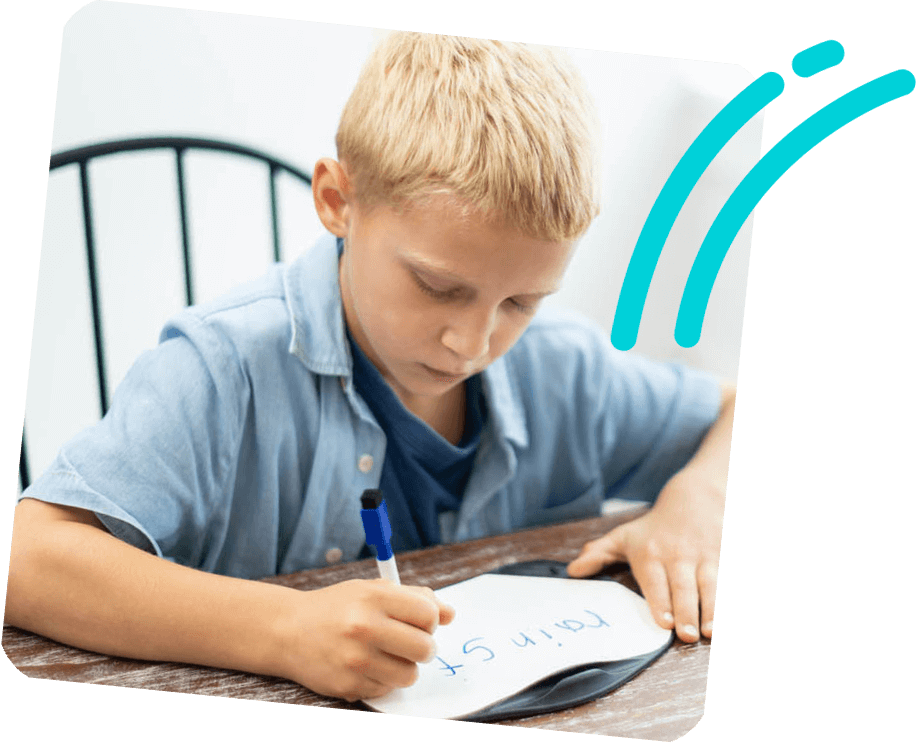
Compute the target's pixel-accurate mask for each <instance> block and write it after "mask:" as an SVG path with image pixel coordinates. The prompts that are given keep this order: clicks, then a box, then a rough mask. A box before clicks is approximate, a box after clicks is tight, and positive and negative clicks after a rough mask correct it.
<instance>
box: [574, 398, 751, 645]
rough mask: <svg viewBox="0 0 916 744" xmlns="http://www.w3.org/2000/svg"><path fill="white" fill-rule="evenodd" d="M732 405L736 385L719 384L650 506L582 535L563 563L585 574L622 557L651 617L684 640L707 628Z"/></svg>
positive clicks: (712, 602) (708, 630)
mask: <svg viewBox="0 0 916 744" xmlns="http://www.w3.org/2000/svg"><path fill="white" fill-rule="evenodd" d="M734 408H735V388H733V387H731V386H723V387H722V404H721V407H720V410H719V416H718V418H717V419H716V421H715V422H714V423H713V425H712V426H711V427H710V429H709V431H708V432H707V433H706V436H705V437H704V438H703V440H702V442H701V444H700V446H699V448H698V449H697V451H696V453H695V454H694V456H693V457H692V458H691V460H690V461H689V462H688V463H687V465H685V466H684V467H683V468H682V469H681V470H680V471H679V472H678V473H676V474H675V475H674V477H672V478H671V480H669V481H668V483H667V484H666V485H665V487H664V488H663V489H662V490H661V492H660V493H659V495H658V498H657V499H656V501H655V504H654V505H653V507H652V509H651V510H650V511H649V512H648V513H647V514H645V515H644V516H642V517H640V518H639V519H636V520H633V521H632V522H628V523H627V524H623V525H621V526H620V527H617V528H616V529H614V530H612V531H611V532H609V533H608V534H607V535H605V536H604V537H601V538H599V539H597V540H594V541H592V542H589V543H586V545H585V546H584V547H583V549H582V552H581V553H580V554H579V556H578V557H577V558H576V559H575V560H574V561H572V563H570V564H569V567H568V569H567V570H568V573H569V575H570V576H576V577H578V576H589V575H591V574H594V573H596V572H597V571H599V570H601V568H602V567H604V566H605V565H608V564H610V563H614V562H616V561H626V562H628V563H629V564H630V567H631V569H632V571H633V575H634V576H635V577H636V580H637V582H639V586H640V588H641V589H642V591H643V594H644V595H645V597H646V600H647V601H648V603H649V606H650V607H651V609H652V614H653V616H654V618H655V620H656V622H657V623H658V624H659V625H660V626H662V627H663V628H676V630H677V634H678V636H679V637H680V638H681V640H684V641H688V642H690V641H696V640H698V639H699V637H700V632H702V634H703V635H705V636H707V637H711V636H712V625H713V615H714V613H715V596H716V577H717V572H718V565H719V546H720V544H721V539H722V516H723V513H724V509H725V483H726V479H727V476H728V458H729V450H730V447H731V434H732V422H733V419H734ZM701 622H702V624H701ZM698 629H699V630H698Z"/></svg>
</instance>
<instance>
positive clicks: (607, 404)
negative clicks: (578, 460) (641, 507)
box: [596, 341, 721, 501]
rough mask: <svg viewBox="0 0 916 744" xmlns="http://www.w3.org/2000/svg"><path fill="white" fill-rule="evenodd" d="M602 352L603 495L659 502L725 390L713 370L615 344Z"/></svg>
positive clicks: (709, 422)
mask: <svg viewBox="0 0 916 744" xmlns="http://www.w3.org/2000/svg"><path fill="white" fill-rule="evenodd" d="M599 353H600V357H601V361H600V363H599V373H598V374H599V379H601V380H602V388H603V390H602V393H603V395H602V398H603V403H602V405H600V406H599V407H597V409H596V410H597V413H598V416H599V419H598V431H599V439H600V442H601V447H602V452H603V455H602V457H603V477H604V483H605V484H606V487H607V491H606V498H621V499H634V500H642V501H654V500H655V497H656V496H657V495H658V493H659V491H661V489H662V487H663V486H664V485H665V483H667V481H668V480H669V479H670V478H671V477H672V476H673V475H674V474H675V473H677V472H678V471H679V470H680V469H681V468H683V467H684V466H685V465H686V464H687V463H688V462H689V461H690V459H691V457H693V455H694V454H695V453H696V451H697V449H698V448H699V446H700V443H701V442H702V440H703V437H704V436H705V434H706V432H707V431H708V430H709V428H710V427H711V426H712V424H713V422H714V421H715V420H716V418H717V417H718V415H719V408H720V405H721V387H720V385H719V382H718V381H717V380H716V378H715V377H714V376H712V375H710V374H707V373H705V372H701V371H699V370H696V369H692V368H690V367H687V366H685V365H683V364H680V363H661V362H656V361H652V360H649V359H646V358H644V357H641V356H639V355H637V354H633V353H631V352H621V351H618V350H617V349H614V348H613V347H612V346H611V344H610V341H607V342H606V343H603V344H602V345H601V348H600V349H599Z"/></svg>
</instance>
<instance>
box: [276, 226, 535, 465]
mask: <svg viewBox="0 0 916 744" xmlns="http://www.w3.org/2000/svg"><path fill="white" fill-rule="evenodd" d="M284 285H285V291H286V303H287V309H288V310H289V314H290V323H291V338H290V344H289V353H290V354H292V355H293V356H295V357H297V358H298V359H299V360H300V361H301V362H302V363H303V364H304V365H305V366H306V367H307V368H308V369H309V370H310V371H311V372H313V373H315V374H320V375H334V376H338V377H344V378H347V381H346V384H348V385H349V382H350V380H349V378H350V377H352V375H353V359H352V357H351V355H350V348H349V344H348V343H347V337H346V329H345V327H344V314H343V300H342V298H341V295H340V282H339V277H338V259H337V238H336V237H335V236H334V235H332V234H330V233H325V234H324V235H322V236H321V238H319V240H318V241H317V242H316V243H315V245H314V246H313V247H312V248H311V249H309V250H308V251H306V253H305V254H303V255H302V256H300V257H299V258H298V259H296V260H295V261H294V262H293V263H292V264H290V266H289V267H288V269H287V271H286V273H285V275H284ZM509 353H510V354H511V350H510V352H509ZM481 376H482V378H483V391H484V397H485V398H486V401H487V408H488V412H489V415H490V417H491V420H492V423H493V425H494V426H496V428H497V431H498V432H499V433H500V434H501V435H502V436H504V437H505V438H506V439H510V440H512V441H513V442H515V443H516V444H517V445H519V446H521V447H526V446H527V445H528V432H527V429H526V427H525V412H524V408H523V407H522V404H521V399H520V395H519V391H518V390H517V389H516V386H515V385H513V382H512V379H511V378H510V375H509V373H508V369H507V362H506V359H505V358H504V357H501V358H499V359H497V360H496V361H495V362H493V363H492V364H491V365H490V366H489V367H487V368H486V369H485V370H484V371H483V372H482V374H481Z"/></svg>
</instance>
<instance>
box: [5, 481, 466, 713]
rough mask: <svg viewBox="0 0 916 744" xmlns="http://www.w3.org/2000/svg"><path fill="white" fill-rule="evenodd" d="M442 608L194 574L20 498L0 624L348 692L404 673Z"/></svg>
mask: <svg viewBox="0 0 916 744" xmlns="http://www.w3.org/2000/svg"><path fill="white" fill-rule="evenodd" d="M453 614H454V611H453V610H451V608H449V607H447V606H446V605H443V604H442V603H441V602H439V601H438V600H437V599H436V598H435V596H434V595H433V594H432V592H431V591H430V590H428V589H421V588H419V587H402V586H395V585H392V584H389V583H387V582H384V581H348V582H343V583H341V584H336V585H334V586H331V587H328V588H326V589H319V590H315V591H310V592H302V591H297V590H295V589H290V588H288V587H282V586H277V585H273V584H267V583H262V582H257V581H247V580H244V579H236V578H230V577H227V576H219V575H214V574H209V573H205V572H203V571H198V570H195V569H191V568H187V567H185V566H181V565H177V564H174V563H171V562H169V561H166V560H163V559H161V558H158V557H156V556H153V555H150V554H148V553H145V552H143V551H142V550H139V549H137V548H134V547H133V546H131V545H128V544H127V543H124V542H122V541H121V540H119V539H118V538H116V537H114V536H112V535H111V534H109V533H108V532H107V531H106V530H105V529H104V527H102V525H101V523H100V522H99V521H98V519H97V518H96V517H95V515H94V514H93V513H92V512H89V511H85V510H81V509H72V508H68V507H60V506H56V505H51V504H47V503H44V502H41V501H37V500H35V499H29V498H26V499H23V500H22V501H21V502H20V504H19V505H18V506H17V508H16V516H15V521H14V525H13V544H12V553H11V557H10V576H9V584H8V587H7V597H6V622H8V623H10V624H11V625H15V626H17V627H20V628H24V629H26V630H30V631H33V632H35V633H40V634H42V635H46V636H48V637H50V638H53V639H56V640H58V641H61V642H64V643H68V644H71V645H74V646H78V647H81V648H85V649H89V650H93V651H97V652H100V653H106V654H113V655H118V656H127V657H133V658H140V659H150V660H157V661H179V662H185V663H192V664H202V665H206V666H215V667H223V668H230V669H237V670H240V671H247V672H253V673H256V674H265V675H271V676H280V677H285V678H287V679H292V680H294V681H296V682H298V683H300V684H302V685H304V686H306V687H308V688H310V689H312V690H314V691H315V692H319V693H322V694H326V695H332V696H335V697H343V698H347V699H349V700H356V699H360V698H368V697H374V696H376V695H380V694H384V693H385V692H387V691H388V690H390V689H392V688H393V687H404V686H407V685H410V684H412V683H413V682H414V681H415V680H416V675H417V666H416V662H422V661H426V660H429V659H431V658H432V656H433V654H434V653H435V647H434V644H433V639H432V633H433V632H434V631H435V629H436V627H437V626H438V624H439V623H440V622H442V623H447V622H450V621H451V619H452V616H453Z"/></svg>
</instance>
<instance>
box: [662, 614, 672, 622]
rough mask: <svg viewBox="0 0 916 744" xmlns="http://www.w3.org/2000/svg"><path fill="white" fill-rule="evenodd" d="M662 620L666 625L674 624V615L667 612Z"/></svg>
mask: <svg viewBox="0 0 916 744" xmlns="http://www.w3.org/2000/svg"><path fill="white" fill-rule="evenodd" d="M662 620H664V621H665V622H666V623H673V622H674V615H672V614H671V613H670V612H666V613H665V614H664V615H662Z"/></svg>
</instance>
